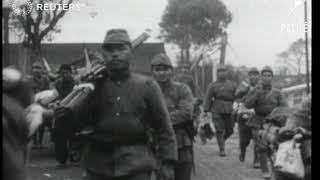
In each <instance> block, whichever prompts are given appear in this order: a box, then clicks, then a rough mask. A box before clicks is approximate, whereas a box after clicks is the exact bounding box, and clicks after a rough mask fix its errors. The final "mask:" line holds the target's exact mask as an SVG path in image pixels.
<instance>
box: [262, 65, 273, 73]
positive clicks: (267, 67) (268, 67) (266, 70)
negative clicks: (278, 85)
mask: <svg viewBox="0 0 320 180" xmlns="http://www.w3.org/2000/svg"><path fill="white" fill-rule="evenodd" d="M263 72H271V73H272V75H273V71H272V68H271V67H270V66H265V67H263V68H262V70H261V74H263Z"/></svg>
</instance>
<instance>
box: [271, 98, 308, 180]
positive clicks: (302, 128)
mask: <svg viewBox="0 0 320 180" xmlns="http://www.w3.org/2000/svg"><path fill="white" fill-rule="evenodd" d="M311 122H312V118H311V95H309V96H308V97H307V99H305V100H304V101H303V102H302V105H301V108H300V109H298V110H297V111H296V112H294V114H293V115H292V116H291V117H289V118H288V120H287V121H286V124H285V126H284V127H282V128H281V129H280V131H279V134H280V137H279V140H280V141H284V140H285V139H286V138H292V136H291V137H290V136H288V135H287V134H292V135H295V134H299V133H300V134H302V137H301V139H300V140H299V141H300V142H301V146H300V149H301V155H302V161H303V164H304V171H305V176H304V180H311V179H312V173H311V165H312V156H311V144H312V139H311V135H312V129H311ZM286 136H287V137H286ZM276 179H277V180H288V179H290V178H288V177H285V176H282V175H279V176H278V177H277V178H276Z"/></svg>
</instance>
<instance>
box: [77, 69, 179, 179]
mask: <svg viewBox="0 0 320 180" xmlns="http://www.w3.org/2000/svg"><path fill="white" fill-rule="evenodd" d="M98 84H99V85H98V86H97V87H96V90H95V91H94V93H93V95H92V97H91V98H89V102H88V105H87V106H86V107H84V109H83V110H81V111H82V112H81V114H83V115H89V116H90V117H88V118H87V122H86V123H87V125H91V126H93V128H94V130H95V131H94V133H93V135H92V136H91V138H92V140H91V141H90V142H89V144H88V149H87V152H86V154H85V157H84V167H85V168H86V169H88V170H90V171H92V172H94V173H97V174H101V175H103V176H105V177H119V176H127V175H132V174H135V173H137V172H148V171H152V170H155V169H156V168H157V164H156V163H157V160H156V156H155V152H153V151H152V148H151V147H150V146H149V145H148V143H147V140H146V139H148V137H147V136H148V133H147V132H148V130H149V129H152V130H153V131H154V136H155V139H157V142H158V147H159V149H158V153H159V158H160V161H175V160H177V143H176V137H175V135H174V131H173V128H172V123H171V121H170V117H169V112H168V110H167V108H166V105H165V101H164V98H163V95H162V93H161V90H160V87H159V85H158V84H157V83H156V82H155V81H154V80H152V79H150V78H148V77H145V76H142V75H138V74H135V73H130V72H128V73H127V74H122V75H121V78H120V77H114V78H112V77H111V78H106V79H104V80H102V81H100V83H98ZM79 113H80V112H79Z"/></svg>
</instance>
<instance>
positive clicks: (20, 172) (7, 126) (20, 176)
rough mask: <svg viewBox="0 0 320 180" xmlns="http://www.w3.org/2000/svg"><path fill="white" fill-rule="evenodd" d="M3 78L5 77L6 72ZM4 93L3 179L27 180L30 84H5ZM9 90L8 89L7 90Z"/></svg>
mask: <svg viewBox="0 0 320 180" xmlns="http://www.w3.org/2000/svg"><path fill="white" fill-rule="evenodd" d="M2 71H3V76H6V75H4V70H2ZM4 79H5V78H3V82H2V83H3V84H2V85H3V89H2V90H3V92H2V158H3V159H2V173H3V176H2V178H3V179H5V180H25V179H26V177H27V174H26V162H27V152H28V151H27V144H28V136H29V129H28V123H27V119H26V114H25V108H26V107H27V106H28V105H30V104H31V102H32V95H31V94H32V93H31V88H30V87H28V83H25V84H24V85H23V84H22V83H15V84H16V85H15V86H14V87H8V86H6V85H5V84H4V81H7V80H9V79H7V80H4ZM7 88H8V89H7Z"/></svg>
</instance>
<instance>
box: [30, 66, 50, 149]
mask: <svg viewBox="0 0 320 180" xmlns="http://www.w3.org/2000/svg"><path fill="white" fill-rule="evenodd" d="M31 73H32V74H31V76H29V77H28V82H29V83H30V85H31V88H32V90H33V94H36V93H38V92H40V91H43V90H48V89H50V80H49V78H48V77H47V76H45V75H44V74H43V66H42V64H41V63H40V62H39V61H36V62H34V63H33V64H32V70H31ZM44 131H45V125H44V124H42V125H40V126H39V129H38V131H37V132H36V134H35V135H34V136H33V143H34V148H42V140H43V136H44Z"/></svg>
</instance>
